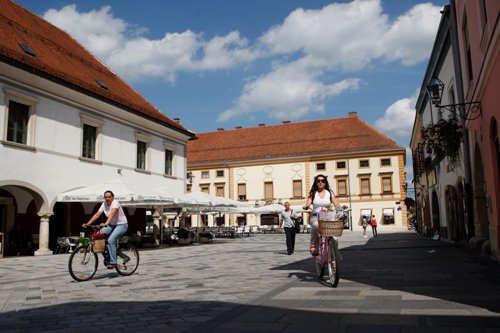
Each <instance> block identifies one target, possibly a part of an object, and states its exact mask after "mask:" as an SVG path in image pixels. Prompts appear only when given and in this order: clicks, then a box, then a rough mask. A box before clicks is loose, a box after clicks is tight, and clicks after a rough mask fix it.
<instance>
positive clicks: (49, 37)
mask: <svg viewBox="0 0 500 333" xmlns="http://www.w3.org/2000/svg"><path fill="white" fill-rule="evenodd" d="M20 43H23V44H26V45H28V46H29V47H30V48H31V49H32V50H33V51H34V52H35V54H36V56H35V57H33V56H30V55H28V54H26V53H25V52H24V51H23V49H22V48H21V47H20ZM0 61H3V62H6V63H9V64H11V65H14V66H17V67H19V68H22V69H24V70H27V71H30V72H33V73H35V74H36V75H40V76H43V77H46V78H48V79H50V80H54V81H57V82H59V83H61V84H64V85H66V86H68V87H71V88H72V89H75V90H79V91H82V92H84V93H87V94H89V95H92V96H93V97H96V98H100V99H103V100H105V101H106V102H108V103H111V104H115V105H118V106H120V107H123V108H125V109H126V110H128V111H129V112H133V113H138V114H140V115H142V116H144V117H146V118H149V119H150V120H153V121H156V122H159V123H161V124H163V125H165V126H167V127H170V128H174V129H176V130H178V131H180V132H183V133H184V134H187V135H189V136H194V134H193V133H192V132H190V131H189V130H187V129H186V128H184V127H183V126H182V125H181V124H179V123H178V122H175V121H173V120H172V119H170V118H168V117H167V116H165V115H164V114H163V113H161V112H160V111H159V110H158V109H156V108H155V107H154V106H153V105H151V104H150V103H149V102H148V101H147V100H146V99H145V98H144V97H142V96H141V95H140V94H139V93H138V92H136V91H135V90H134V89H133V88H131V87H130V86H129V85H128V84H127V83H125V82H124V81H123V80H122V79H121V78H120V77H119V76H117V75H116V74H114V73H113V72H112V71H111V70H110V69H108V68H107V67H106V66H105V65H104V64H102V63H101V62H100V61H99V60H98V59H97V58H96V57H95V56H93V55H92V54H91V53H90V52H89V51H87V50H86V49H85V48H84V47H83V46H82V45H80V44H79V43H78V42H77V41H76V40H74V39H73V38H72V37H71V36H70V35H69V34H67V33H66V32H64V31H62V30H60V29H59V28H56V27H55V26H53V25H52V24H50V23H48V22H47V21H45V20H43V19H42V18H40V17H38V16H37V15H35V14H33V13H31V12H29V11H27V10H26V9H24V8H22V7H20V6H18V5H17V4H15V3H13V2H12V1H10V0H0ZM96 80H99V81H101V82H103V83H104V84H105V85H106V86H107V88H108V89H103V88H102V87H101V86H100V85H99V83H98V82H97V81H96Z"/></svg>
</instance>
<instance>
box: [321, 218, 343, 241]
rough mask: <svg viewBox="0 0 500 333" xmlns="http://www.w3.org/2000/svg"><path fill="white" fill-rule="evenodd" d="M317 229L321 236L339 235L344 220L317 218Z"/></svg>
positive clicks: (340, 234)
mask: <svg viewBox="0 0 500 333" xmlns="http://www.w3.org/2000/svg"><path fill="white" fill-rule="evenodd" d="M318 229H319V233H320V234H321V236H334V237H340V236H342V232H343V231H344V222H343V221H338V220H323V219H318Z"/></svg>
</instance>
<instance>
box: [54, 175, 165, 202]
mask: <svg viewBox="0 0 500 333" xmlns="http://www.w3.org/2000/svg"><path fill="white" fill-rule="evenodd" d="M107 190H110V191H112V192H113V194H114V195H115V199H116V200H118V201H119V202H120V204H122V205H127V204H150V205H157V204H158V205H161V204H170V203H173V202H174V197H173V196H172V195H171V193H166V192H158V191H156V190H153V189H150V188H148V187H146V186H144V185H142V184H138V183H134V182H130V181H125V180H123V179H122V178H118V179H115V180H112V181H109V182H104V183H100V184H93V185H88V186H82V187H80V188H78V189H75V190H71V191H67V192H63V193H60V194H58V195H57V198H56V201H59V202H102V201H104V191H107Z"/></svg>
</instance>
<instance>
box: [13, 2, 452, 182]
mask: <svg viewBox="0 0 500 333" xmlns="http://www.w3.org/2000/svg"><path fill="white" fill-rule="evenodd" d="M16 3H18V4H20V5H21V6H23V7H24V8H26V9H28V10H30V11H31V12H34V13H35V14H37V15H39V16H41V17H43V18H44V19H46V20H47V21H49V22H51V23H52V24H54V25H56V26H57V27H59V28H61V29H63V30H65V31H67V32H68V33H69V34H71V35H72V36H73V37H74V38H75V39H76V40H78V41H79V42H80V43H81V44H83V45H84V46H85V47H86V48H87V49H88V50H89V51H90V52H91V53H93V54H94V55H95V56H96V57H98V58H99V59H100V60H101V61H102V62H104V63H105V64H106V65H107V66H108V67H109V68H110V69H111V70H112V71H113V72H115V73H117V74H118V75H120V76H121V77H122V78H123V79H125V80H126V81H127V82H128V83H129V84H130V85H131V86H132V87H133V88H134V89H136V90H137V91H138V92H139V93H141V94H142V95H143V96H144V97H146V98H147V99H148V100H149V101H150V102H151V103H152V104H153V105H155V106H156V107H157V108H158V109H159V110H160V111H161V112H163V113H165V114H166V115H167V116H169V117H171V118H180V121H181V122H182V124H183V125H184V126H185V127H186V128H188V129H190V130H192V131H194V132H195V133H203V132H211V131H215V130H217V128H224V129H232V128H234V127H235V126H242V127H255V126H257V125H258V124H260V123H264V124H266V125H275V124H280V123H281V122H282V121H284V120H290V121H292V122H302V121H311V120H320V119H329V118H341V117H346V116H347V115H348V113H349V112H357V114H358V116H359V117H360V118H362V119H363V120H364V121H366V122H367V123H369V124H370V125H372V126H374V127H375V128H376V129H378V130H379V131H381V132H382V133H384V134H385V135H387V136H388V137H390V138H391V139H393V140H394V141H396V142H397V143H398V144H400V145H401V146H402V147H405V148H407V147H408V145H409V142H410V135H411V130H412V127H413V121H414V117H415V102H416V98H417V93H418V91H419V90H420V87H421V85H422V80H423V77H424V74H425V70H426V67H427V62H428V58H429V55H430V52H431V49H432V46H433V43H434V39H435V36H436V31H437V28H438V25H439V21H440V19H441V13H440V11H441V10H442V8H443V6H444V5H446V4H447V3H448V1H447V0H431V1H427V2H424V1H419V0H350V1H346V0H336V1H326V0H251V1H248V0H246V1H245V0H182V1H177V0H175V1H174V0H143V1H130V0H129V1H123V0H108V1H101V0H74V1H71V0H68V1H67V0H44V1H39V0H16ZM407 151H408V149H407ZM407 157H408V158H407V166H406V171H407V172H408V177H407V179H409V180H410V181H411V178H412V170H411V154H410V152H409V151H408V153H407Z"/></svg>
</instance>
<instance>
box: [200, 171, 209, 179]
mask: <svg viewBox="0 0 500 333" xmlns="http://www.w3.org/2000/svg"><path fill="white" fill-rule="evenodd" d="M201 178H203V179H207V178H210V171H202V172H201Z"/></svg>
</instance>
